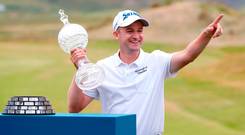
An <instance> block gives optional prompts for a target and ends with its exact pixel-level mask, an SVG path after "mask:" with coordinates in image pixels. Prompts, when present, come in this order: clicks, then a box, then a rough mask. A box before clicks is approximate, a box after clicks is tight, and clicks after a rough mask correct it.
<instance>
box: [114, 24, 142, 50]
mask: <svg viewBox="0 0 245 135" xmlns="http://www.w3.org/2000/svg"><path fill="white" fill-rule="evenodd" d="M113 35H114V36H115V38H116V39H117V40H118V41H119V44H120V51H123V52H125V53H128V54H129V53H132V52H135V51H136V52H139V50H140V47H141V45H142V43H143V40H144V35H143V24H142V23H141V22H140V21H135V22H134V23H132V24H131V25H129V26H126V27H119V28H118V30H117V31H115V32H113Z"/></svg>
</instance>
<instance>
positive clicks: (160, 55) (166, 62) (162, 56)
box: [153, 50, 177, 79]
mask: <svg viewBox="0 0 245 135" xmlns="http://www.w3.org/2000/svg"><path fill="white" fill-rule="evenodd" d="M153 53H154V56H155V59H156V60H157V64H159V67H160V69H161V70H162V73H163V78H164V79H167V78H172V77H175V76H176V75H177V72H174V73H171V72H170V68H171V60H172V58H173V54H172V53H166V52H163V51H160V50H156V51H154V52H153Z"/></svg>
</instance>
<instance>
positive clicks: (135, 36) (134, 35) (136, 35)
mask: <svg viewBox="0 0 245 135" xmlns="http://www.w3.org/2000/svg"><path fill="white" fill-rule="evenodd" d="M132 37H133V38H135V39H138V38H139V37H140V34H139V33H137V32H134V33H133V35H132Z"/></svg>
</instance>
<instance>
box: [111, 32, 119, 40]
mask: <svg viewBox="0 0 245 135" xmlns="http://www.w3.org/2000/svg"><path fill="white" fill-rule="evenodd" d="M112 34H113V36H114V37H115V39H118V36H119V33H118V31H113V33H112Z"/></svg>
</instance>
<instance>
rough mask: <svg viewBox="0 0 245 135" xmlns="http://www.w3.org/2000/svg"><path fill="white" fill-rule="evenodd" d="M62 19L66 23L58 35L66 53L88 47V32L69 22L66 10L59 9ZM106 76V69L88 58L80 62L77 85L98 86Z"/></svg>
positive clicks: (84, 87)
mask: <svg viewBox="0 0 245 135" xmlns="http://www.w3.org/2000/svg"><path fill="white" fill-rule="evenodd" d="M59 14H60V20H61V21H62V22H63V23H64V26H63V28H62V29H61V30H60V32H59V35H58V42H59V45H60V47H61V48H62V49H63V50H64V52H66V53H70V51H71V50H72V49H74V48H86V46H87V44H88V33H87V31H86V30H85V29H84V28H83V27H82V26H81V25H79V24H73V23H69V20H68V16H67V15H66V14H65V13H64V10H62V9H60V10H59ZM104 77H105V73H104V70H103V69H102V68H101V67H99V66H98V65H96V64H92V63H90V62H89V60H88V59H87V58H84V59H81V60H79V62H78V70H77V73H76V76H75V82H76V84H77V86H78V87H79V88H80V89H82V90H91V89H94V88H97V87H98V86H99V85H101V83H102V82H103V80H104Z"/></svg>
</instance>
